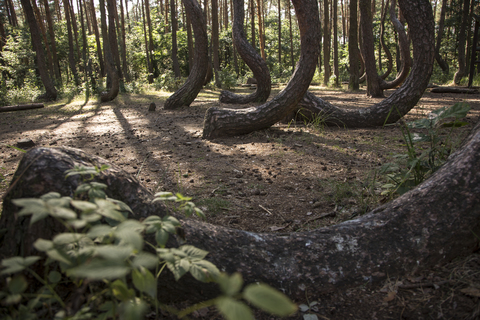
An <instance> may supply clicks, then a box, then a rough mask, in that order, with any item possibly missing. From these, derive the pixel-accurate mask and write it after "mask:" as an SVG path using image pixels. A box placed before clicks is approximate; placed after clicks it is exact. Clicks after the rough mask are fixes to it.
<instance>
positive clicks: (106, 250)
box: [95, 245, 135, 262]
mask: <svg viewBox="0 0 480 320" xmlns="http://www.w3.org/2000/svg"><path fill="white" fill-rule="evenodd" d="M95 252H96V254H97V255H98V256H100V257H102V258H104V259H106V260H116V261H120V262H122V261H125V260H127V259H128V258H129V257H130V256H131V255H132V254H133V253H134V252H135V248H134V247H133V246H129V245H127V246H115V245H103V246H97V247H96V248H95Z"/></svg>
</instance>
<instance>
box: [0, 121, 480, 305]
mask: <svg viewBox="0 0 480 320" xmlns="http://www.w3.org/2000/svg"><path fill="white" fill-rule="evenodd" d="M104 163H107V162H106V160H103V159H101V158H99V157H96V156H89V155H87V154H85V153H83V152H82V151H79V150H76V149H72V148H65V147H64V148H37V149H32V150H31V151H29V152H28V153H27V154H26V155H25V156H24V158H23V159H22V161H21V162H20V164H19V167H18V169H17V172H16V173H15V176H14V178H13V180H12V181H14V182H13V183H12V186H11V187H10V190H9V192H8V193H7V195H6V196H5V200H4V204H3V205H4V210H3V213H2V216H1V218H0V225H1V226H2V228H4V232H6V234H5V236H4V237H3V242H2V243H1V244H0V255H2V258H3V257H6V256H11V255H17V254H22V255H29V254H34V253H35V252H32V251H33V250H34V249H33V246H32V242H33V241H34V240H35V239H36V237H43V238H50V237H51V236H52V235H53V234H56V233H57V232H61V231H62V230H61V228H59V227H58V225H57V226H56V225H55V223H54V220H53V219H51V218H48V219H44V220H41V221H39V222H37V223H35V224H33V225H32V226H31V227H30V228H29V227H28V222H29V221H28V220H29V218H26V217H17V212H18V208H16V207H15V206H14V205H13V204H12V202H11V201H12V199H16V198H22V197H23V198H25V197H39V196H40V195H42V194H44V193H47V192H49V191H57V192H60V193H62V194H63V195H72V194H73V191H74V190H75V188H76V186H77V185H78V183H79V178H74V177H70V178H68V179H65V178H64V175H65V170H67V169H70V168H72V167H73V166H74V165H78V164H81V165H87V166H93V165H97V166H100V165H101V164H104ZM110 165H111V168H110V169H108V170H106V171H104V172H102V174H101V176H100V178H99V180H100V182H103V183H106V184H107V185H108V189H107V191H108V193H109V194H108V196H109V197H112V198H116V199H119V200H121V201H124V202H125V203H126V204H128V205H129V206H130V207H131V208H132V209H133V212H135V216H134V217H133V218H136V219H140V218H145V217H147V216H148V215H152V214H159V215H162V214H163V213H164V212H165V211H164V210H163V208H162V207H161V206H160V205H159V204H158V202H157V203H151V200H152V198H153V196H152V195H151V194H150V193H149V192H148V191H147V190H146V189H144V188H143V187H142V186H141V185H140V184H139V183H138V181H137V180H136V179H135V178H133V177H132V176H130V175H129V174H127V173H125V172H124V171H122V170H121V169H119V168H118V167H116V166H115V165H113V164H110ZM479 167H480V122H479V123H477V125H476V126H475V128H474V130H473V131H472V133H471V134H470V136H469V137H468V138H467V139H466V140H465V142H464V144H463V147H462V148H461V149H460V150H459V151H457V152H455V153H454V154H452V155H451V157H450V159H449V161H448V162H447V163H446V164H445V165H444V166H443V167H442V168H440V169H439V170H438V171H437V172H436V173H435V174H434V175H433V176H432V177H431V178H430V179H428V180H427V181H425V182H424V183H422V184H420V185H419V186H418V187H417V188H416V189H414V190H412V191H410V192H407V193H405V194H404V195H403V196H401V197H399V198H397V199H395V200H394V201H392V202H390V203H387V204H385V205H383V206H381V207H378V208H376V209H375V210H373V211H372V212H370V213H367V214H366V215H364V216H362V217H360V218H357V219H355V220H350V221H346V222H343V223H340V224H338V225H335V226H331V227H326V228H319V229H317V230H312V231H308V232H298V233H297V232H293V233H269V234H257V233H252V232H246V231H242V230H235V229H229V228H226V227H222V226H214V225H211V224H207V223H204V222H199V221H198V220H183V221H182V227H183V230H184V235H185V240H186V242H187V243H189V244H192V245H194V246H197V247H198V248H201V249H204V250H207V251H209V252H210V254H209V255H208V256H207V258H208V259H209V260H210V261H211V262H213V263H214V264H216V265H217V266H218V267H219V269H222V270H225V271H226V272H228V273H232V272H236V271H238V272H240V273H241V274H242V275H243V278H244V279H245V282H246V283H252V282H257V281H261V282H266V283H268V284H270V285H272V286H274V287H276V288H277V289H280V290H283V291H284V292H285V293H286V294H287V295H288V296H290V297H292V298H298V299H304V298H305V294H306V293H308V295H309V297H310V298H312V299H313V298H316V297H315V296H312V295H315V294H317V295H320V294H321V293H323V292H328V291H330V290H333V289H340V290H343V289H346V288H348V287H355V286H359V285H365V283H369V282H377V281H381V280H384V279H385V278H387V277H396V276H400V275H406V274H412V273H415V272H417V271H420V270H425V269H427V268H430V267H432V266H435V265H438V264H441V263H445V262H448V261H450V260H452V259H454V258H456V257H459V256H464V255H468V254H470V253H471V252H473V251H474V250H475V249H476V248H478V239H477V238H476V236H475V235H476V234H479V232H480V171H479V170H478V168H479ZM167 282H168V281H167ZM159 285H160V286H161V287H159V289H160V290H159V292H160V293H161V294H163V295H167V296H170V299H171V297H173V296H175V297H176V299H191V298H192V296H193V295H195V293H198V292H200V291H198V292H197V291H196V289H197V288H198V287H195V283H194V282H192V281H191V279H190V280H189V279H188V278H182V279H181V280H180V281H179V282H178V283H175V284H173V283H166V282H165V281H163V278H162V281H160V283H159ZM165 287H168V288H169V289H172V288H173V289H174V290H176V291H175V292H172V291H168V292H166V290H165ZM200 288H202V290H204V289H206V287H205V285H202V286H201V287H200ZM209 294H210V293H208V294H205V295H204V297H203V298H204V299H205V298H207V296H208V295H209Z"/></svg>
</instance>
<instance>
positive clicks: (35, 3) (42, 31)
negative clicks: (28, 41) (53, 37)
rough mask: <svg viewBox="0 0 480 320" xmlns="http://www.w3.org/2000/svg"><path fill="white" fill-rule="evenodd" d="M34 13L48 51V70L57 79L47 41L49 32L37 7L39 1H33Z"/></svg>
mask: <svg viewBox="0 0 480 320" xmlns="http://www.w3.org/2000/svg"><path fill="white" fill-rule="evenodd" d="M30 3H31V4H32V8H33V11H34V13H35V16H36V18H37V24H38V26H39V27H40V33H41V34H42V39H43V42H44V43H45V50H46V51H47V61H46V63H47V69H48V70H49V73H50V77H51V78H54V77H55V71H54V70H53V57H52V52H51V50H50V45H49V44H48V40H47V31H46V30H45V25H44V24H43V19H42V15H41V13H40V10H39V9H38V6H37V1H36V0H34V1H31V2H30Z"/></svg>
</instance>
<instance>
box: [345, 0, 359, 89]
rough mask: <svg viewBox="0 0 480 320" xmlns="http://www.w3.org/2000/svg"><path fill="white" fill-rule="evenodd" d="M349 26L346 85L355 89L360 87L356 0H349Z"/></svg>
mask: <svg viewBox="0 0 480 320" xmlns="http://www.w3.org/2000/svg"><path fill="white" fill-rule="evenodd" d="M349 6H350V28H349V30H348V60H349V66H350V79H349V82H348V87H349V89H350V90H353V91H356V90H358V89H359V88H360V84H359V76H360V75H359V66H360V63H359V61H358V58H359V56H360V53H359V52H358V21H357V15H358V11H357V6H358V2H357V0H350V4H349Z"/></svg>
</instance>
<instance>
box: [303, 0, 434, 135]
mask: <svg viewBox="0 0 480 320" xmlns="http://www.w3.org/2000/svg"><path fill="white" fill-rule="evenodd" d="M399 5H400V9H401V10H402V12H403V13H404V15H405V18H406V20H407V23H408V25H409V26H410V30H415V31H414V32H411V38H412V44H413V66H412V70H411V72H410V74H409V75H408V77H407V79H406V80H405V82H404V83H403V84H402V86H401V87H400V88H398V89H397V90H396V91H395V92H394V93H392V94H391V95H390V96H389V97H388V98H386V99H384V100H382V101H381V102H379V103H376V104H374V105H373V106H370V107H368V108H359V109H343V108H338V107H335V106H333V105H332V104H330V103H328V102H325V101H324V100H322V99H320V98H318V97H316V96H315V95H314V94H312V93H307V94H306V95H305V96H304V98H303V100H302V101H301V102H300V103H299V107H300V108H304V109H307V110H309V111H310V113H312V114H318V115H321V117H322V118H323V119H324V120H325V123H327V124H334V125H338V126H342V127H374V126H381V125H383V124H385V123H394V122H396V121H398V120H399V119H401V118H402V117H403V116H404V115H406V114H407V113H408V112H409V111H410V110H411V109H412V108H413V107H414V106H415V105H416V104H417V102H418V100H420V98H421V97H422V95H423V92H424V91H425V89H426V88H427V85H428V81H429V79H430V76H431V74H432V70H433V63H434V51H435V50H434V49H435V47H434V21H433V14H432V8H431V5H430V3H429V2H428V1H427V0H399ZM406 59H408V57H407V58H406ZM302 114H305V112H302Z"/></svg>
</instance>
